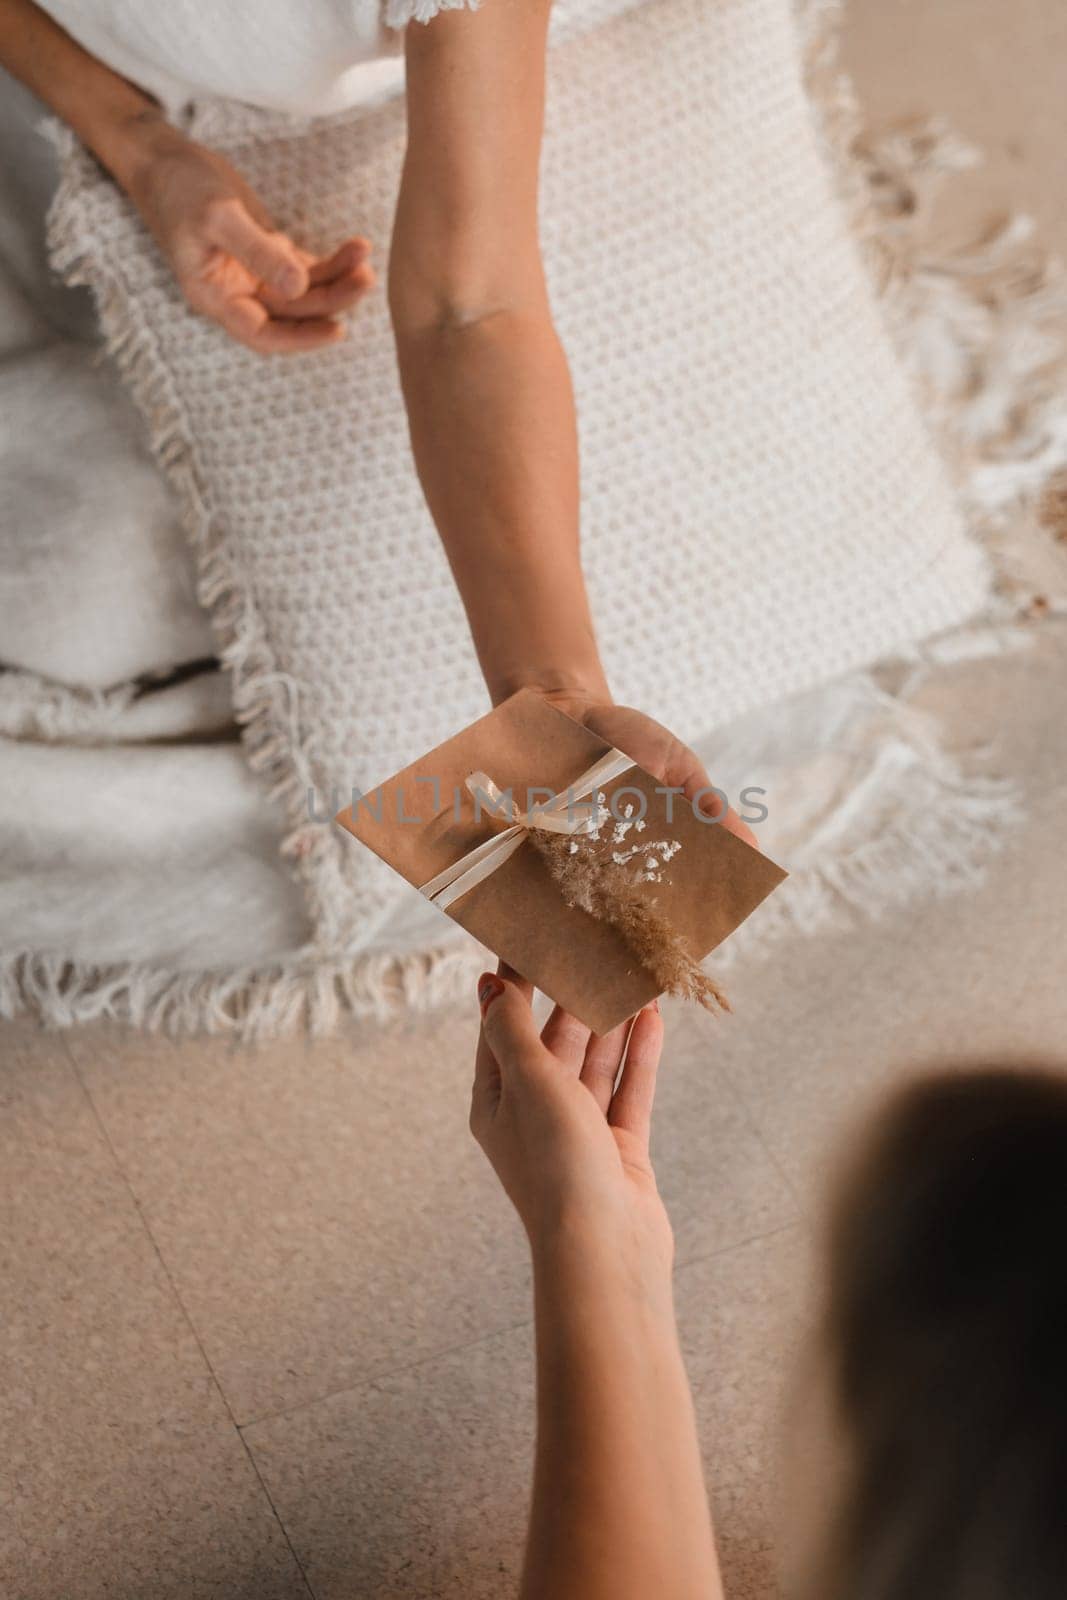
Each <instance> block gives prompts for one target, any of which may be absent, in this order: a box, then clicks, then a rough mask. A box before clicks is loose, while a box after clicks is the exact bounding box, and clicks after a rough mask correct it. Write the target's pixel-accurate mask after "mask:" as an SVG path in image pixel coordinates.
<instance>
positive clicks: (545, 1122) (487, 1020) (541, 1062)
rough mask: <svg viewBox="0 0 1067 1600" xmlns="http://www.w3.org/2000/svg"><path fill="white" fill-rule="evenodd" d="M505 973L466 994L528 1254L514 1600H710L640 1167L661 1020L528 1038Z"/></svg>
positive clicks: (489, 1128) (570, 1026) (521, 988)
mask: <svg viewBox="0 0 1067 1600" xmlns="http://www.w3.org/2000/svg"><path fill="white" fill-rule="evenodd" d="M502 972H504V976H503V977H497V978H493V977H490V976H489V975H486V977H484V978H483V979H482V982H481V984H480V985H479V999H480V1001H481V1006H482V1016H483V1019H484V1020H483V1027H482V1037H481V1040H480V1042H479V1047H478V1056H477V1061H476V1065H475V1079H474V1090H473V1094H472V1098H471V1128H472V1131H473V1132H474V1135H475V1137H476V1138H477V1139H478V1141H479V1143H480V1144H481V1145H482V1148H483V1149H484V1150H485V1152H486V1154H487V1155H488V1157H489V1159H490V1161H491V1162H492V1164H493V1167H494V1168H495V1170H496V1173H497V1176H498V1177H499V1178H500V1181H501V1183H502V1184H503V1186H504V1188H505V1190H506V1191H507V1194H508V1196H509V1198H510V1199H511V1201H512V1203H513V1204H514V1206H515V1208H516V1210H517V1211H518V1213H519V1216H520V1217H521V1218H522V1221H523V1224H524V1226H525V1228H526V1232H527V1235H528V1237H529V1240H530V1245H531V1249H532V1253H533V1263H534V1304H535V1311H536V1323H537V1459H536V1466H535V1470H534V1492H533V1505H532V1509H531V1512H530V1533H529V1538H528V1541H527V1547H526V1563H525V1569H524V1573H523V1581H522V1600H652V1597H655V1600H722V1589H721V1586H720V1582H719V1570H718V1562H717V1559H716V1555H715V1544H714V1540H713V1537H712V1531H711V1519H710V1517H709V1514H708V1503H707V1497H706V1494H705V1490H704V1477H703V1469H702V1466H701V1460H700V1449H699V1445H698V1443H697V1435H696V1427H695V1423H694V1418H693V1407H692V1402H691V1399H690V1393H689V1383H688V1379H687V1378H686V1374H685V1367H684V1365H683V1362H682V1356H681V1352H680V1350H679V1346H678V1335H677V1330H676V1327H675V1321H674V1306H673V1301H672V1294H671V1266H672V1258H673V1240H672V1237H671V1229H670V1223H669V1221H668V1219H667V1214H666V1212H665V1211H664V1209H663V1205H662V1202H661V1201H660V1198H659V1195H658V1193H657V1191H656V1181H655V1177H654V1175H653V1172H652V1166H651V1163H650V1160H649V1153H648V1140H649V1125H650V1119H651V1114H652V1102H653V1096H654V1093H655V1082H656V1069H657V1065H658V1062H659V1053H660V1047H661V1043H662V1038H663V1027H662V1023H661V1020H660V1017H659V1015H658V1013H657V1011H656V1010H655V1008H649V1009H646V1010H645V1011H642V1012H640V1013H639V1015H638V1017H637V1019H636V1021H635V1022H634V1025H633V1030H632V1032H630V1033H629V1041H628V1043H627V1032H628V1030H627V1027H626V1026H625V1025H624V1026H623V1027H621V1028H618V1029H616V1030H615V1032H614V1034H609V1035H607V1036H606V1037H605V1038H603V1039H597V1038H595V1037H592V1036H591V1035H590V1033H589V1030H588V1029H587V1028H583V1027H582V1026H581V1024H580V1023H579V1022H578V1021H577V1019H576V1018H574V1017H569V1016H567V1015H566V1014H565V1013H564V1012H561V1011H560V1010H559V1008H558V1007H557V1008H556V1010H555V1011H554V1012H553V1013H552V1015H551V1017H550V1018H549V1020H548V1022H547V1024H546V1026H545V1029H544V1031H543V1033H542V1034H541V1036H540V1038H538V1034H537V1029H536V1024H535V1023H534V1020H533V1017H532V1014H531V1011H530V1004H529V990H528V987H527V986H526V985H524V984H522V983H521V981H519V980H518V979H517V977H516V975H515V974H514V973H512V972H510V971H506V970H505V969H502ZM624 1047H625V1048H626V1057H625V1065H624V1066H623V1068H622V1074H621V1077H620V1076H619V1066H620V1061H621V1059H622V1055H623V1050H624ZM616 1079H618V1083H617V1086H616Z"/></svg>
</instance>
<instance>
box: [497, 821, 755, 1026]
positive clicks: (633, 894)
mask: <svg viewBox="0 0 1067 1600" xmlns="http://www.w3.org/2000/svg"><path fill="white" fill-rule="evenodd" d="M527 838H528V839H529V841H530V843H531V844H532V845H533V846H534V848H535V849H536V850H537V851H538V853H539V854H540V855H541V857H542V858H543V859H544V861H545V863H546V865H547V866H548V870H549V871H550V872H551V874H552V876H553V877H554V878H555V880H556V882H557V883H558V884H559V886H560V890H561V892H562V894H563V898H564V900H565V902H566V903H567V905H569V906H576V907H577V908H578V909H579V910H581V911H586V912H588V914H589V915H590V916H591V917H596V918H597V920H598V921H600V922H610V923H611V924H612V926H613V927H615V928H617V929H618V930H619V932H620V933H621V934H622V936H623V938H624V939H625V940H626V943H627V944H628V945H629V946H630V949H631V950H632V951H633V953H634V955H635V956H636V957H637V959H638V961H640V963H641V965H642V966H643V967H645V968H647V970H648V971H649V972H650V973H651V974H652V976H653V977H654V978H655V980H656V982H657V983H658V984H659V986H660V989H661V990H662V992H663V993H664V994H671V995H675V996H677V997H678V998H679V999H683V1000H696V1001H699V1003H700V1004H701V1005H702V1006H704V1008H705V1009H706V1010H708V1011H729V1010H730V1002H729V1000H728V999H727V998H726V995H725V994H724V993H723V991H722V990H721V989H720V988H719V986H718V984H717V983H716V982H715V980H714V979H713V978H710V977H709V976H708V974H707V973H706V972H705V971H704V969H703V968H702V967H701V965H700V963H699V962H698V961H695V960H694V959H693V957H692V956H691V955H690V953H689V951H688V950H687V949H686V947H685V945H684V944H683V943H682V940H681V939H680V938H679V936H678V934H677V933H675V931H674V929H673V928H672V927H671V925H670V923H669V922H668V921H667V920H666V918H665V917H661V916H660V915H659V914H658V912H657V911H656V910H655V909H654V907H653V906H652V905H650V904H649V901H648V899H647V898H646V896H645V895H644V894H643V893H642V892H641V890H640V889H639V887H638V886H637V883H636V882H634V881H632V880H631V875H630V874H628V873H627V872H625V871H624V870H622V868H621V866H620V864H619V862H617V861H616V860H614V859H613V858H612V857H611V855H607V856H606V857H605V856H604V855H603V853H602V852H600V851H596V850H594V849H593V848H590V847H589V845H588V844H587V842H586V841H583V842H582V845H581V846H580V847H578V848H575V845H576V843H577V841H575V840H574V839H571V838H568V837H567V836H566V835H565V834H562V835H561V834H558V833H547V832H544V831H543V830H541V829H538V828H532V829H531V830H530V832H529V833H528V835H527ZM646 881H647V879H646Z"/></svg>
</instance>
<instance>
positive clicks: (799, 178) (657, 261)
mask: <svg viewBox="0 0 1067 1600" xmlns="http://www.w3.org/2000/svg"><path fill="white" fill-rule="evenodd" d="M550 85H551V86H550V104H549V113H548V127H547V133H546V140H545V152H544V163H543V172H544V193H543V219H544V224H543V233H544V246H545V254H546V260H547V264H548V270H549V275H550V281H551V287H552V294H553V302H554V306H555V311H556V315H557V318H558V322H559V327H560V330H561V333H562V335H563V338H564V342H565V344H566V347H567V349H568V352H569V354H570V358H571V362H572V365H573V369H574V375H575V382H576V389H577V395H578V403H579V411H580V418H581V432H582V448H583V456H582V460H583V483H584V490H583V492H584V507H583V520H584V538H585V560H586V566H587V570H588V574H589V583H590V590H591V593H592V597H593V602H594V608H595V613H596V617H597V621H598V626H599V631H600V635H601V640H602V644H603V650H604V655H605V658H606V661H607V665H608V668H609V671H610V674H611V680H612V683H613V686H614V689H615V692H616V693H617V695H618V696H619V697H620V698H622V699H626V700H629V701H631V702H633V703H636V704H639V705H640V706H642V707H643V708H644V709H646V710H648V711H650V712H652V713H654V714H656V715H658V716H660V717H662V718H663V719H664V720H665V721H667V722H668V723H670V724H671V725H672V726H673V727H674V728H675V729H676V730H677V732H679V733H680V734H682V735H684V736H685V737H687V738H689V739H690V740H693V741H697V740H701V739H703V738H705V737H706V735H707V734H708V733H709V732H710V731H711V730H713V729H714V728H715V727H716V726H718V725H720V724H724V723H726V722H727V721H730V720H731V719H734V718H736V717H737V716H739V715H740V714H742V713H744V712H745V711H746V710H748V709H750V708H752V707H754V706H756V705H759V704H762V703H766V702H768V701H771V700H777V699H780V698H782V697H784V696H786V695H789V694H791V693H794V692H796V691H798V690H802V689H804V688H806V687H808V686H810V685H812V684H815V683H817V682H819V681H821V680H824V679H828V678H830V677H832V676H834V675H837V674H840V673H842V672H845V671H846V670H848V669H849V668H853V667H856V666H859V665H862V664H865V663H868V662H871V661H873V660H875V659H877V658H879V657H882V656H885V655H887V654H890V653H892V652H894V651H896V650H897V649H898V648H900V647H902V646H906V645H909V644H910V643H912V642H914V641H916V640H917V639H919V638H922V637H924V636H926V635H928V634H930V633H931V632H934V631H936V630H940V629H943V628H946V627H948V626H950V625H952V624H955V623H957V622H959V621H960V620H962V619H963V618H965V617H967V616H968V615H970V614H971V613H973V612H974V611H975V610H976V609H977V608H978V607H979V606H980V605H981V603H982V602H983V600H984V598H985V595H986V585H987V574H986V569H985V563H984V560H983V558H982V557H981V555H980V554H979V552H978V550H977V548H976V547H975V546H974V545H972V543H971V542H970V541H969V540H968V539H967V537H966V536H965V534H964V531H963V529H962V526H961V521H960V517H959V515H958V513H957V509H956V507H955V505H954V502H953V499H952V496H951V494H950V491H949V489H948V487H947V486H946V482H945V480H944V478H943V476H942V472H941V469H940V466H939V463H938V461H937V459H936V457H935V454H934V451H933V449H932V447H931V445H930V443H929V441H928V439H927V437H926V434H925V431H924V429H923V426H922V424H921V423H920V421H919V419H918V417H917V414H916V411H915V409H914V406H913V403H912V399H911V396H910V394H909V392H908V390H907V387H906V384H905V380H904V378H903V377H902V374H901V372H900V370H899V368H898V365H897V363H896V360H895V358H894V356H893V354H892V352H891V349H890V346H889V342H888V340H887V337H886V333H885V330H884V328H883V326H882V322H881V318H880V315H879V312H878V309H877V307H876V304H875V302H874V299H873V296H872V292H871V289H870V287H869V285H868V282H867V281H866V278H865V276H864V272H863V269H862V267H861V265H860V263H859V261H858V258H857V255H856V253H855V250H854V248H853V244H852V242H851V239H850V237H849V235H848V232H847V229H846V226H845V223H844V220H843V218H842V216H841V215H840V214H839V211H838V208H837V205H836V203H835V201H834V199H833V196H832V189H831V182H830V179H829V176H828V174H827V173H826V171H825V170H824V168H823V165H822V161H821V157H820V153H819V147H818V141H817V138H816V136H815V133H814V130H813V127H812V125H811V120H810V115H811V114H810V108H809V106H808V103H807V100H806V98H805V94H804V91H803V88H802V85H801V81H800V70H799V62H798V50H797V43H796V39H795V35H794V24H793V19H792V16H791V10H790V5H789V0H715V3H714V4H710V3H709V0H653V3H650V4H648V5H645V6H643V7H640V8H638V9H636V10H633V11H630V12H628V13H627V14H624V15H622V16H621V17H619V18H617V19H616V20H614V21H612V22H610V23H608V24H606V25H604V26H603V27H601V28H599V29H597V30H596V31H594V32H592V33H588V34H584V35H582V36H580V37H576V38H574V39H572V40H571V41H570V42H568V43H565V44H561V45H560V46H559V47H558V49H556V50H555V51H554V52H553V54H552V59H551V73H550ZM192 126H193V132H194V134H195V135H196V136H197V137H199V138H202V139H204V140H205V141H206V142H208V143H211V144H213V145H215V146H216V147H218V148H220V149H223V150H225V151H226V152H227V154H228V155H229V156H230V157H231V159H232V160H233V161H234V162H235V164H236V165H237V166H238V168H239V169H240V170H241V171H242V172H243V173H244V174H245V176H246V177H247V178H248V180H249V181H250V182H251V183H252V184H253V185H254V186H255V188H256V189H258V190H259V192H260V193H261V194H262V195H263V197H264V199H265V200H266V201H267V203H268V204H269V206H270V207H271V209H272V211H273V212H274V213H275V215H276V216H277V217H278V218H279V219H280V221H281V222H282V223H283V224H284V225H285V226H286V227H287V228H290V229H291V230H293V231H294V232H295V233H296V234H297V235H299V236H300V237H302V238H304V239H306V240H307V241H308V242H309V243H311V244H312V245H319V246H325V245H327V244H328V243H330V242H331V241H332V240H334V239H336V237H338V236H340V235H343V234H345V233H348V232H351V231H353V230H357V229H358V230H359V231H362V232H366V233H368V234H369V235H370V236H371V237H372V238H373V239H374V240H375V241H376V244H377V246H378V255H379V265H382V264H383V263H382V256H383V255H384V247H385V245H386V243H387V240H388V237H389V231H390V225H391V218H392V211H393V206H394V202H395V195H396V188H397V182H398V176H399V169H400V163H401V158H402V153H403V145H404V128H403V110H402V107H401V106H400V105H399V104H398V103H396V102H393V103H390V104H387V105H385V106H383V107H378V108H375V109H372V110H366V109H364V110H363V111H358V112H356V113H349V114H346V115H345V116H344V117H341V118H335V119H332V120H330V121H327V122H319V123H312V124H307V123H296V122H292V121H286V120H285V119H282V118H279V117H278V116H277V115H275V114H269V115H268V114H264V113H255V112H250V111H248V110H247V109H246V108H241V107H236V106H233V105H231V104H218V103H214V104H206V105H201V106H199V107H198V108H197V109H196V113H195V116H194V120H193V125H192ZM53 235H54V243H55V251H56V259H57V261H58V263H59V265H60V266H61V267H62V268H63V270H65V271H66V272H67V274H68V275H69V276H71V277H73V278H76V279H80V280H87V281H89V282H90V283H91V284H92V285H93V286H94V288H95V290H96V292H97V295H98V299H99V303H100V308H101V313H102V317H103V321H104V325H105V331H106V333H107V335H108V337H109V339H110V340H111V341H112V343H113V346H114V347H115V349H116V352H117V358H118V360H119V363H120V365H121V367H122V370H123V372H124V373H125V375H126V377H127V380H128V381H129V383H130V386H131V389H132V391H133V393H134V395H135V397H136V399H137V401H138V403H139V404H140V406H141V408H142V409H143V411H144V413H145V415H146V417H147V418H148V420H149V424H150V426H151V428H152V430H153V434H154V438H155V442H156V447H157V449H158V452H159V456H160V459H161V461H162V462H163V463H164V465H165V467H166V469H167V471H168V472H169V474H170V476H171V478H172V481H173V483H174V484H175V486H176V487H177V489H178V491H179V495H180V497H181V499H182V502H183V506H184V515H185V517H186V520H187V524H188V527H189V530H190V533H191V535H192V536H193V538H194V539H195V540H196V542H197V545H198V548H199V551H200V564H201V572H202V587H201V592H202V595H203V597H204V598H205V600H206V601H207V602H209V603H210V605H211V607H212V611H213V616H214V621H215V626H216V629H217V632H218V634H219V637H220V640H221V643H222V645H223V646H224V653H225V656H226V659H227V660H228V661H229V662H230V663H231V664H232V665H233V667H234V669H235V681H236V696H237V704H238V712H239V715H240V716H241V717H242V718H243V719H244V720H245V721H246V722H247V728H246V739H247V742H248V748H249V752H250V756H251V758H252V760H253V761H254V763H255V764H256V765H257V766H258V767H259V768H260V769H261V770H262V771H263V772H264V774H265V776H266V778H267V779H268V781H269V782H270V783H271V785H272V786H273V787H274V788H275V789H276V790H277V792H280V793H282V794H284V796H285V797H286V800H287V803H288V807H289V814H290V820H291V824H292V834H291V837H290V848H291V850H292V851H293V853H294V855H295V857H296V859H297V861H298V863H299V866H300V870H301V872H302V874H303V878H304V883H305V887H306V889H307V892H308V895H309V905H310V910H311V915H312V922H313V925H314V928H315V940H316V949H317V951H318V953H319V954H320V955H321V956H322V958H324V959H326V958H330V959H345V958H348V957H350V956H351V955H352V954H354V953H358V952H359V951H360V950H362V949H365V948H366V947H367V946H368V945H369V944H371V943H372V942H373V940H374V938H375V935H376V933H377V931H378V930H380V929H381V928H382V926H383V925H384V924H385V922H386V920H387V919H388V917H389V915H390V912H391V910H392V909H393V908H394V907H395V904H396V900H397V896H399V895H403V893H404V889H403V886H402V885H398V884H397V883H396V881H395V880H394V879H392V877H391V876H390V875H389V874H388V873H387V872H386V870H385V869H383V868H381V867H380V866H379V865H378V864H377V863H375V862H373V861H372V860H371V858H370V857H369V855H368V854H367V853H366V852H364V851H362V850H359V849H357V848H356V847H355V846H353V844H352V842H351V840H350V839H348V838H346V837H342V836H341V835H340V833H339V831H338V830H336V829H333V828H331V827H330V826H328V825H327V824H325V823H318V822H309V820H308V811H307V793H308V789H309V787H314V789H315V790H316V792H317V805H318V808H319V810H320V812H321V814H322V815H323V816H326V815H328V814H329V812H330V811H331V810H332V809H333V808H334V806H335V803H336V804H340V803H341V801H342V800H347V799H348V797H349V791H350V789H351V788H352V786H353V785H357V786H358V787H359V788H361V789H364V790H365V789H367V788H369V787H371V786H372V785H373V784H374V783H376V782H377V781H378V780H380V779H382V778H384V777H386V776H387V775H389V774H390V773H392V772H393V771H395V770H396V769H397V768H399V767H401V766H402V765H404V764H405V763H407V762H408V761H410V760H411V759H413V758H414V757H416V756H418V755H419V754H421V753H422V752H423V751H425V750H426V749H428V748H430V747H431V746H432V745H433V744H435V743H436V742H438V741H439V740H441V739H442V738H444V737H445V736H447V735H448V734H450V733H452V732H453V731H455V730H456V729H457V728H458V727H460V726H461V725H462V724H464V723H465V722H467V721H468V720H470V719H472V718H473V717H474V716H475V715H477V714H479V713H480V712H481V711H482V710H484V709H485V696H484V690H483V688H482V685H481V682H480V679H479V676H478V672H477V669H476V666H475V662H474V658H473V654H472V651H471V648H470V644H469V640H468V636H467V631H466V625H465V619H464V617H463V613H462V610H461V607H460V604H459V601H458V599H457V597H456V594H455V591H454V588H453V585H452V581H451V578H450V576H449V573H448V568H447V565H446V562H445V560H444V557H443V555H442V553H441V551H440V548H439V545H438V541H437V537H436V534H435V532H434V529H433V527H432V524H431V522H430V519H429V517H428V515H427V513H426V511H425V508H424V506H423V502H422V498H421V495H420V492H419V488H418V484H417V481H416V477H415V473H414V470H413V467H412V463H411V459H410V453H409V447H408V438H407V427H406V421H405V417H404V411H403V406H402V403H401V398H400V393H399V386H398V381H397V376H396V371H395V360H394V353H393V344H392V337H391V332H390V328H389V325H388V320H387V312H386V306H385V301H384V296H381V295H380V296H379V297H377V299H376V301H375V303H374V305H373V306H372V307H371V308H370V309H369V310H368V311H366V312H363V313H361V314H360V317H359V319H358V323H357V326H356V329H355V332H354V336H353V338H352V339H351V340H349V341H348V342H347V344H346V345H345V346H343V347H340V348H335V349H331V350H329V351H327V352H324V353H322V354H320V355H316V356H314V357H306V358H302V359H301V360H299V361H294V360H291V359H285V358H277V359H273V360H264V359H262V358H260V357H257V356H254V355H252V354H250V353H248V352H246V351H244V350H242V349H241V348H239V347H238V346H236V345H234V344H232V343H230V342H229V341H228V340H227V339H226V337H225V336H224V335H223V334H221V333H220V332H219V331H218V330H217V329H215V328H214V327H212V326H210V325H209V324H207V323H205V322H202V321H199V320H198V319H196V318H195V317H194V316H192V315H191V313H189V312H188V311H187V310H186V308H185V307H184V305H183V303H182V301H181V299H180V297H179V296H178V294H177V292H176V290H175V288H174V285H173V283H172V282H171V279H170V277H169V275H168V273H167V271H166V269H165V267H164V265H163V264H162V262H161V261H160V259H159V258H158V256H157V254H156V252H155V250H154V249H153V247H152V245H151V243H150V241H149V240H148V238H147V237H146V236H145V234H144V232H143V230H142V228H141V227H140V224H139V222H138V220H137V218H136V216H135V215H134V214H133V212H132V210H131V208H130V207H129V205H128V204H127V203H126V201H125V200H124V199H123V197H122V196H121V195H120V194H119V193H118V191H117V190H116V189H115V188H114V187H113V186H112V185H111V184H110V183H109V182H108V181H107V180H106V179H105V178H104V177H103V176H102V175H101V173H100V172H99V169H97V168H96V167H95V165H94V164H93V163H92V162H91V161H89V160H88V159H87V158H86V157H85V156H84V154H82V153H81V152H79V151H77V150H71V152H70V153H69V154H68V157H67V164H66V179H65V183H64V186H63V189H62V191H61V195H60V198H59V201H58V203H57V207H56V212H55V217H54V229H53ZM439 926H440V925H439V922H437V921H435V920H433V919H432V913H431V914H430V920H428V921H427V923H426V924H425V931H424V933H420V934H419V935H418V937H425V938H426V939H427V940H428V939H430V938H431V937H432V936H433V933H434V932H436V931H438V930H439ZM416 942H417V941H416Z"/></svg>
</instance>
